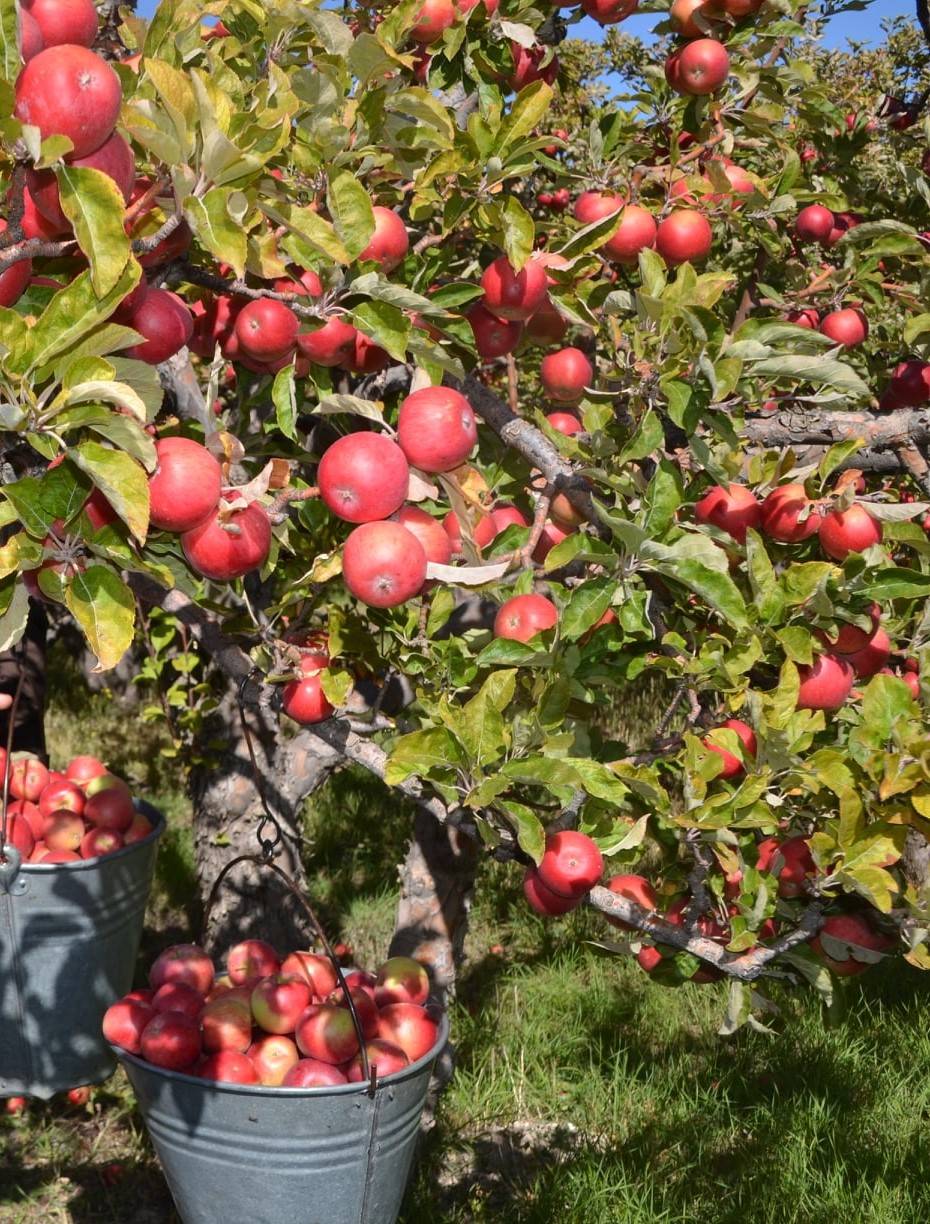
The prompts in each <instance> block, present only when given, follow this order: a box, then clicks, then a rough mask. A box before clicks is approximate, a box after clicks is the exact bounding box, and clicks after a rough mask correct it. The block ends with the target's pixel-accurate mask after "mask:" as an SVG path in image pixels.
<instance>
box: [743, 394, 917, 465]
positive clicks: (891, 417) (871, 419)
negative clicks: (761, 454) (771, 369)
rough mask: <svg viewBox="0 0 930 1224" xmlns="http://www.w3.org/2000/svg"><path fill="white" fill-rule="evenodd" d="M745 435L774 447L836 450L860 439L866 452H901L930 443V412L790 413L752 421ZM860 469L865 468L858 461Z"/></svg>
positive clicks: (803, 411) (782, 412)
mask: <svg viewBox="0 0 930 1224" xmlns="http://www.w3.org/2000/svg"><path fill="white" fill-rule="evenodd" d="M744 435H745V437H746V438H747V440H748V441H750V442H755V443H758V444H760V445H762V446H771V447H779V446H796V445H801V446H811V445H816V446H832V445H833V444H834V443H836V442H851V441H852V440H853V439H856V438H859V439H861V441H862V444H863V449H864V450H865V451H882V450H891V451H897V450H899V448H900V447H901V446H907V445H916V446H920V447H924V446H927V445H928V443H930V408H907V409H904V408H902V409H900V410H899V411H895V412H882V413H871V412H833V411H824V410H820V411H808V410H804V409H786V410H784V411H779V412H776V413H773V414H772V415H771V416H767V417H754V418H752V419H751V420H748V421H747V422H746V425H745V429H744ZM856 466H857V467H861V466H862V464H860V463H859V461H858V458H857V460H856ZM898 467H899V469H900V461H899V464H898Z"/></svg>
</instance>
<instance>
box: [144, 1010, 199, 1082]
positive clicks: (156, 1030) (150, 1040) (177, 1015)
mask: <svg viewBox="0 0 930 1224" xmlns="http://www.w3.org/2000/svg"><path fill="white" fill-rule="evenodd" d="M140 1052H141V1054H142V1057H143V1058H144V1059H145V1060H146V1062H150V1063H152V1064H153V1065H154V1066H156V1067H165V1068H167V1069H168V1070H170V1071H186V1070H187V1069H188V1068H189V1067H192V1066H193V1065H194V1063H195V1062H196V1061H197V1059H198V1058H199V1057H200V1025H199V1024H198V1023H197V1021H196V1020H192V1019H191V1018H190V1016H185V1015H183V1014H182V1013H181V1012H156V1013H155V1014H154V1015H153V1017H152V1019H151V1020H150V1021H149V1022H148V1024H147V1025H146V1026H145V1028H144V1029H143V1031H142V1039H141V1042H140Z"/></svg>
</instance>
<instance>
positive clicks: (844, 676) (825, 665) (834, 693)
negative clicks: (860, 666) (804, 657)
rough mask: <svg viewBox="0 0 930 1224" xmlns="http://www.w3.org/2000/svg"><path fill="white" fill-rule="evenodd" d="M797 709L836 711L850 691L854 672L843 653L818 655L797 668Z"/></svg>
mask: <svg viewBox="0 0 930 1224" xmlns="http://www.w3.org/2000/svg"><path fill="white" fill-rule="evenodd" d="M798 672H799V674H800V677H801V688H800V691H799V692H798V709H799V710H838V709H839V708H840V706H841V705H844V704H845V702H846V699H847V698H848V697H849V694H850V693H851V692H852V686H853V679H854V676H855V673H854V672H853V669H852V666H851V665H850V663H849V661H848V656H845V655H831V654H822V655H818V656H817V658H816V659H815V660H814V662H813V664H812V665H811V666H809V667H807V666H801V667H799V668H798Z"/></svg>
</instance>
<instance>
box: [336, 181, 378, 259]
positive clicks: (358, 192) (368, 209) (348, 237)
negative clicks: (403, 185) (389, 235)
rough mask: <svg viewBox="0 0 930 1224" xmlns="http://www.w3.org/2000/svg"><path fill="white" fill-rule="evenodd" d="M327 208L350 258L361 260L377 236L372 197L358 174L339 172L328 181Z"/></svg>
mask: <svg viewBox="0 0 930 1224" xmlns="http://www.w3.org/2000/svg"><path fill="white" fill-rule="evenodd" d="M326 206H327V209H328V211H329V215H330V216H331V217H332V219H333V225H334V226H335V229H336V233H337V235H338V236H339V239H340V241H341V242H342V245H343V246H344V247H345V250H346V252H347V254H348V256H349V258H350V259H357V258H358V256H359V255H360V254H361V253H362V251H364V249H365V247H367V246H368V244H369V242H370V241H371V238H372V235H373V234H374V232H375V214H374V212H373V211H372V205H371V197H370V196H369V194H368V192H367V191H366V189H365V187H364V186H363V185H362V183H360V182H359V180H358V179H357V178H356V177H355V175H354V174H351V173H350V172H349V171H348V170H338V171H334V172H331V173H330V175H329V177H328V184H327V188H326Z"/></svg>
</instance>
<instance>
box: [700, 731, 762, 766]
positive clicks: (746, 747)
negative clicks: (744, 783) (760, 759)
mask: <svg viewBox="0 0 930 1224" xmlns="http://www.w3.org/2000/svg"><path fill="white" fill-rule="evenodd" d="M723 726H724V727H725V728H726V729H727V730H728V731H733V732H735V733H736V735H737V737H738V738H739V740H740V741H741V743H742V745H743V754H744V756H747V757H754V756H755V755H756V750H757V747H758V745H757V742H756V733H755V731H753V729H752V727H750V726H749V725H748V724H747V723H744V722H742V721H741V720H740V719H738V718H728V719H727V721H726V722H725V723H724V724H723ZM701 742H702V744H703V745H704V747H705V748H706V749H707V750H708V751H709V752H716V753H717V755H718V756H720V757H721V758H722V759H723V769H721V771H720V773H718V774H717V777H718V778H737V777H739V776H740V775H741V774H743V773H745V766H744V764H743V762H742V761H741V760H740V758H739V757H738V756H735V755H734V754H733V753H732V752H729V751H728V750H727V749H726V748H721V747H718V746H717V745H716V744H712V743H711V742H710V741H709V740H706V739H704V740H702V741H701Z"/></svg>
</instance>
